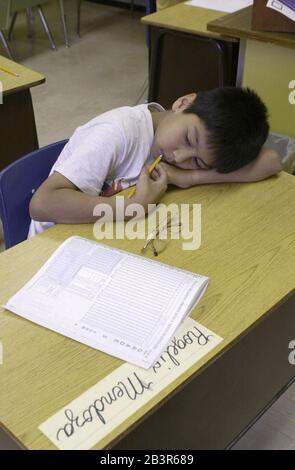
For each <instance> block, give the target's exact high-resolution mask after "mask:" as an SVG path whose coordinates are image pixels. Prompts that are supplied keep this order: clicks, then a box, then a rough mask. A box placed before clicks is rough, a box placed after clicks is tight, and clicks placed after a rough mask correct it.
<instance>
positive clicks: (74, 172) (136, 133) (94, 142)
mask: <svg viewBox="0 0 295 470" xmlns="http://www.w3.org/2000/svg"><path fill="white" fill-rule="evenodd" d="M150 111H164V108H162V106H161V105H159V104H157V103H149V104H141V105H138V106H134V107H129V106H125V107H122V108H118V109H114V110H112V111H108V112H106V113H104V114H101V115H100V116H97V117H96V118H94V119H92V120H91V121H89V122H88V123H87V124H85V125H84V126H81V127H78V129H76V131H75V132H74V134H73V136H72V137H71V138H70V140H69V142H68V143H67V144H66V145H65V147H64V148H63V150H62V152H61V154H60V155H59V157H58V159H57V161H56V162H55V164H54V165H53V167H52V169H51V171H50V175H51V174H52V173H53V172H54V171H57V172H58V173H60V174H62V175H63V176H65V177H66V178H67V179H68V180H70V181H71V182H72V183H73V184H74V185H75V186H77V187H78V188H79V189H80V190H81V191H82V192H84V193H87V194H91V195H95V196H98V195H100V196H112V195H113V194H115V193H117V192H119V191H121V190H122V189H125V188H128V187H129V186H132V185H134V184H135V183H136V181H137V179H138V177H139V174H140V172H141V169H142V167H143V165H144V164H145V163H146V162H148V160H149V159H150V158H151V155H150V152H151V146H152V142H153V139H154V129H153V121H152V116H151V113H150ZM52 225H54V223H53V222H37V221H35V220H32V221H31V224H30V229H29V233H28V238H31V237H32V236H34V235H36V234H37V233H39V232H42V231H43V230H45V229H46V228H49V227H51V226H52Z"/></svg>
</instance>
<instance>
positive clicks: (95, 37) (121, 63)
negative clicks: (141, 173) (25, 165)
mask: <svg viewBox="0 0 295 470" xmlns="http://www.w3.org/2000/svg"><path fill="white" fill-rule="evenodd" d="M75 5H76V2H75V1H74V0H68V1H66V11H67V17H68V26H69V33H70V39H71V42H72V46H71V47H70V48H69V49H67V48H66V47H65V46H64V44H63V34H62V28H61V24H60V21H59V16H58V9H57V2H53V3H52V4H51V5H49V6H48V7H46V8H45V9H44V10H45V13H46V16H47V19H48V22H49V24H50V26H51V29H52V32H53V35H54V38H55V40H56V43H57V46H58V50H57V51H56V52H54V51H52V50H51V49H50V46H49V43H48V40H47V38H46V36H45V34H44V33H43V31H42V29H41V26H40V23H39V19H38V17H36V18H35V36H34V39H33V41H29V40H27V39H26V23H25V17H24V15H20V17H19V18H18V19H17V23H16V25H15V33H14V39H13V41H12V43H11V45H12V48H13V50H14V52H15V55H16V59H17V60H18V61H19V62H22V63H23V64H24V65H27V66H28V67H31V68H33V69H35V70H36V71H39V72H42V73H43V74H44V75H46V77H47V81H46V84H45V85H41V86H39V87H36V88H34V89H33V90H32V95H33V101H34V108H35V115H36V122H37V129H38V135H39V142H40V145H41V146H42V145H45V144H48V143H50V142H54V141H56V140H59V139H63V138H67V137H69V136H70V135H71V133H72V132H73V130H74V129H75V128H76V127H77V126H79V125H81V124H82V123H84V122H86V121H87V120H89V119H91V118H92V117H94V116H95V115H97V114H99V113H102V112H103V111H106V110H107V109H111V108H114V107H117V106H121V105H134V104H136V103H137V102H143V101H144V99H145V97H146V83H147V49H146V46H145V37H144V29H143V27H142V26H141V25H140V22H139V17H140V14H139V13H136V14H135V18H134V19H132V18H131V16H130V13H129V11H128V10H127V11H126V10H121V9H118V8H114V7H107V6H102V5H97V4H93V3H89V2H84V4H83V10H82V37H81V39H78V38H77V37H76V34H75V24H76V10H75ZM0 53H2V51H1V50H0ZM294 367H295V366H294ZM294 373H295V369H294ZM8 448H16V446H15V445H13V444H12V443H11V441H10V440H8V439H7V437H6V436H4V434H3V432H1V431H0V450H1V449H8ZM234 449H295V384H294V385H293V386H292V387H290V388H289V390H288V391H287V392H285V393H284V395H282V397H281V398H280V399H279V400H278V401H277V402H276V403H275V404H274V405H273V406H272V407H271V408H270V409H269V410H268V412H266V413H265V414H264V415H263V416H262V417H261V418H260V419H259V420H258V421H257V422H256V423H255V425H254V426H252V428H251V429H250V430H249V431H248V432H247V433H246V434H245V435H244V436H243V437H242V438H241V439H240V440H239V441H238V443H237V444H236V445H235V446H234Z"/></svg>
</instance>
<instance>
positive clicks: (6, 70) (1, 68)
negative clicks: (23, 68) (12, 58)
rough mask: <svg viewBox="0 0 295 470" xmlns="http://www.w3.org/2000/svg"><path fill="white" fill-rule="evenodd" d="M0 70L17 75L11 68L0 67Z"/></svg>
mask: <svg viewBox="0 0 295 470" xmlns="http://www.w3.org/2000/svg"><path fill="white" fill-rule="evenodd" d="M0 70H1V71H2V72H5V73H9V74H10V75H13V76H14V77H19V74H18V73H15V72H12V70H8V69H5V68H4V67H0Z"/></svg>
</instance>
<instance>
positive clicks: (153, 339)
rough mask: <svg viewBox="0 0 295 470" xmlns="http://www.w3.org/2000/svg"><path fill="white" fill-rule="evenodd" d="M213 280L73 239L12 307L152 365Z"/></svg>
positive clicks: (15, 298)
mask: <svg viewBox="0 0 295 470" xmlns="http://www.w3.org/2000/svg"><path fill="white" fill-rule="evenodd" d="M208 281H209V279H208V278H207V277H205V276H201V275H198V274H195V273H190V272H188V271H185V270H182V269H177V268H174V267H171V266H168V265H165V264H163V263H160V262H158V261H153V260H150V259H147V258H144V257H142V256H138V255H133V254H131V253H128V252H125V251H122V250H118V249H115V248H111V247H108V246H106V245H103V244H100V243H97V242H94V241H90V240H87V239H84V238H81V237H71V238H69V239H68V240H66V241H65V242H64V243H63V244H62V245H61V246H60V247H59V248H58V249H57V250H56V251H55V252H54V254H53V255H52V256H51V257H50V258H49V260H48V261H47V262H46V263H45V265H44V266H43V267H42V268H41V269H40V270H39V271H38V272H37V274H36V275H35V276H34V277H33V278H32V279H31V280H30V281H29V282H28V283H27V284H26V285H25V286H24V287H23V288H22V289H21V290H20V291H19V292H17V293H16V294H15V295H14V296H13V297H12V298H11V299H10V300H9V301H8V302H7V304H6V305H5V308H7V309H8V310H10V311H12V312H14V313H16V314H17V315H20V316H22V317H24V318H27V319H28V320H31V321H33V322H35V323H37V324H39V325H42V326H44V327H46V328H49V329H51V330H53V331H56V332H58V333H61V334H63V335H65V336H67V337H69V338H72V339H75V340H77V341H79V342H81V343H84V344H87V345H88V346H91V347H93V348H95V349H98V350H100V351H104V352H106V353H108V354H111V355H113V356H116V357H119V358H121V359H123V360H125V361H128V362H131V363H133V364H135V365H137V366H140V367H143V368H146V369H147V368H149V367H150V366H152V365H153V364H154V362H155V361H156V360H157V358H158V357H159V355H160V354H161V352H162V351H163V349H164V348H165V346H166V345H167V343H168V342H169V340H170V339H171V337H172V336H173V334H174V332H175V330H176V329H177V328H178V326H179V325H180V323H181V322H182V321H183V319H184V318H185V317H186V316H187V315H189V313H190V312H191V311H192V310H193V308H194V307H195V306H196V304H197V302H198V301H199V299H200V298H201V296H202V295H203V293H204V291H205V289H206V287H207V285H208Z"/></svg>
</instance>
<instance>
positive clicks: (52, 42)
mask: <svg viewBox="0 0 295 470" xmlns="http://www.w3.org/2000/svg"><path fill="white" fill-rule="evenodd" d="M37 11H38V14H39V17H40V20H41V23H42V26H43V28H44V31H45V32H46V34H47V36H48V39H49V42H50V44H51V47H52V49H54V50H56V45H55V42H54V40H53V37H52V34H51V32H50V29H49V27H48V24H47V21H46V19H45V16H44V13H43V11H42V8H41V6H40V5H37Z"/></svg>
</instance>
